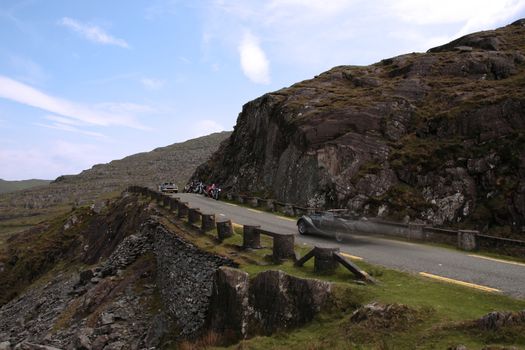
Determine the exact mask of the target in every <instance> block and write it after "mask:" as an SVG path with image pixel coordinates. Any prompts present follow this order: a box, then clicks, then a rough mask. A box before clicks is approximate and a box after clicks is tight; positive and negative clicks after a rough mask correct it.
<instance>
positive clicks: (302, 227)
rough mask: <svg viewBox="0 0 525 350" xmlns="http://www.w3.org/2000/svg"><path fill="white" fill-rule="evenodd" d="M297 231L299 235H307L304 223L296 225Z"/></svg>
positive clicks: (300, 222)
mask: <svg viewBox="0 0 525 350" xmlns="http://www.w3.org/2000/svg"><path fill="white" fill-rule="evenodd" d="M297 230H298V231H299V234H300V235H305V234H307V233H308V232H307V230H306V223H305V222H304V221H303V220H301V221H299V222H298V223H297Z"/></svg>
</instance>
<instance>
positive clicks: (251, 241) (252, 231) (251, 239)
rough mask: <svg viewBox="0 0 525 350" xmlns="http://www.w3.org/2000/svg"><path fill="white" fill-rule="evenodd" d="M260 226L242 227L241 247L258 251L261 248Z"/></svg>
mask: <svg viewBox="0 0 525 350" xmlns="http://www.w3.org/2000/svg"><path fill="white" fill-rule="evenodd" d="M259 227H260V226H253V225H244V226H243V234H242V237H243V241H242V247H243V248H244V249H248V248H249V249H260V248H261V233H260V232H259V230H258V229H259Z"/></svg>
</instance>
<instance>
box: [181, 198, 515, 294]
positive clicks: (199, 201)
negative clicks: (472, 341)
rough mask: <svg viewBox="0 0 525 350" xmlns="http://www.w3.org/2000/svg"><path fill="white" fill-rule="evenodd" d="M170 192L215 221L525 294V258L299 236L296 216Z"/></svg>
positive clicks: (354, 237)
mask: <svg viewBox="0 0 525 350" xmlns="http://www.w3.org/2000/svg"><path fill="white" fill-rule="evenodd" d="M174 197H178V198H180V199H181V200H182V201H183V202H188V203H189V205H190V207H192V208H199V209H200V210H201V211H202V212H203V213H215V214H216V218H217V221H220V220H221V218H223V219H230V220H232V222H234V223H237V224H240V225H244V224H249V225H260V226H261V228H262V229H265V230H268V231H272V232H276V233H288V234H290V233H293V234H296V238H297V239H296V242H298V243H305V244H308V245H312V246H314V245H318V246H319V245H326V246H332V247H339V248H340V250H341V252H343V253H345V254H346V255H347V257H349V258H351V259H356V260H361V259H362V260H365V261H366V262H369V263H372V264H377V265H381V266H384V267H388V268H393V269H397V270H401V271H407V272H411V273H415V274H420V275H422V276H425V277H428V278H432V279H438V280H443V281H447V282H450V283H456V284H462V285H465V286H468V287H472V288H476V289H480V290H484V291H487V292H495V293H499V292H501V293H504V294H507V295H511V296H513V297H517V298H522V299H523V298H525V263H519V262H514V261H511V260H500V259H493V258H490V257H485V256H482V255H477V254H472V253H468V252H462V251H459V250H454V249H448V248H441V247H436V246H431V245H426V244H419V243H413V242H405V241H399V240H393V239H386V238H382V237H379V236H377V235H370V234H359V233H354V232H353V233H352V234H351V235H349V236H348V237H345V239H344V240H343V241H342V242H337V241H336V240H335V239H329V238H325V237H320V236H313V235H308V236H301V235H298V234H297V226H296V221H295V220H293V219H290V218H286V217H282V216H278V215H273V214H271V213H267V212H263V211H259V210H256V209H251V208H246V207H242V206H238V205H235V204H231V203H227V202H221V201H215V200H213V199H210V198H207V197H203V196H200V195H195V194H189V193H179V194H176V195H174Z"/></svg>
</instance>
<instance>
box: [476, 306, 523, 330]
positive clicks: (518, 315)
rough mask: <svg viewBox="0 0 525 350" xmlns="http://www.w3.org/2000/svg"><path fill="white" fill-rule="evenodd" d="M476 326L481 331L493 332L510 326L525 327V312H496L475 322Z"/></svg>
mask: <svg viewBox="0 0 525 350" xmlns="http://www.w3.org/2000/svg"><path fill="white" fill-rule="evenodd" d="M474 324H475V326H477V327H478V328H480V329H483V330H493V331H497V330H500V329H501V328H504V327H508V326H515V325H523V326H525V310H523V311H518V312H499V311H494V312H491V313H488V314H487V315H485V316H483V317H482V318H480V319H479V320H477V321H475V322H474Z"/></svg>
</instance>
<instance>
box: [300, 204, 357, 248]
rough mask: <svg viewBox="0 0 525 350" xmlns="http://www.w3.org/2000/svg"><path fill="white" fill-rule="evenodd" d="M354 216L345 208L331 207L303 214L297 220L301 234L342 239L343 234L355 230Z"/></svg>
mask: <svg viewBox="0 0 525 350" xmlns="http://www.w3.org/2000/svg"><path fill="white" fill-rule="evenodd" d="M356 219H357V218H356V217H355V216H353V215H350V214H349V213H348V211H347V210H346V209H332V210H327V211H319V212H315V213H312V214H308V215H303V216H301V217H300V218H299V219H298V220H297V230H298V231H299V234H301V235H307V234H319V235H324V236H329V237H334V238H335V239H336V240H337V241H339V242H340V241H342V240H343V237H344V235H345V234H348V233H350V232H352V231H355V224H354V223H355V221H356Z"/></svg>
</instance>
